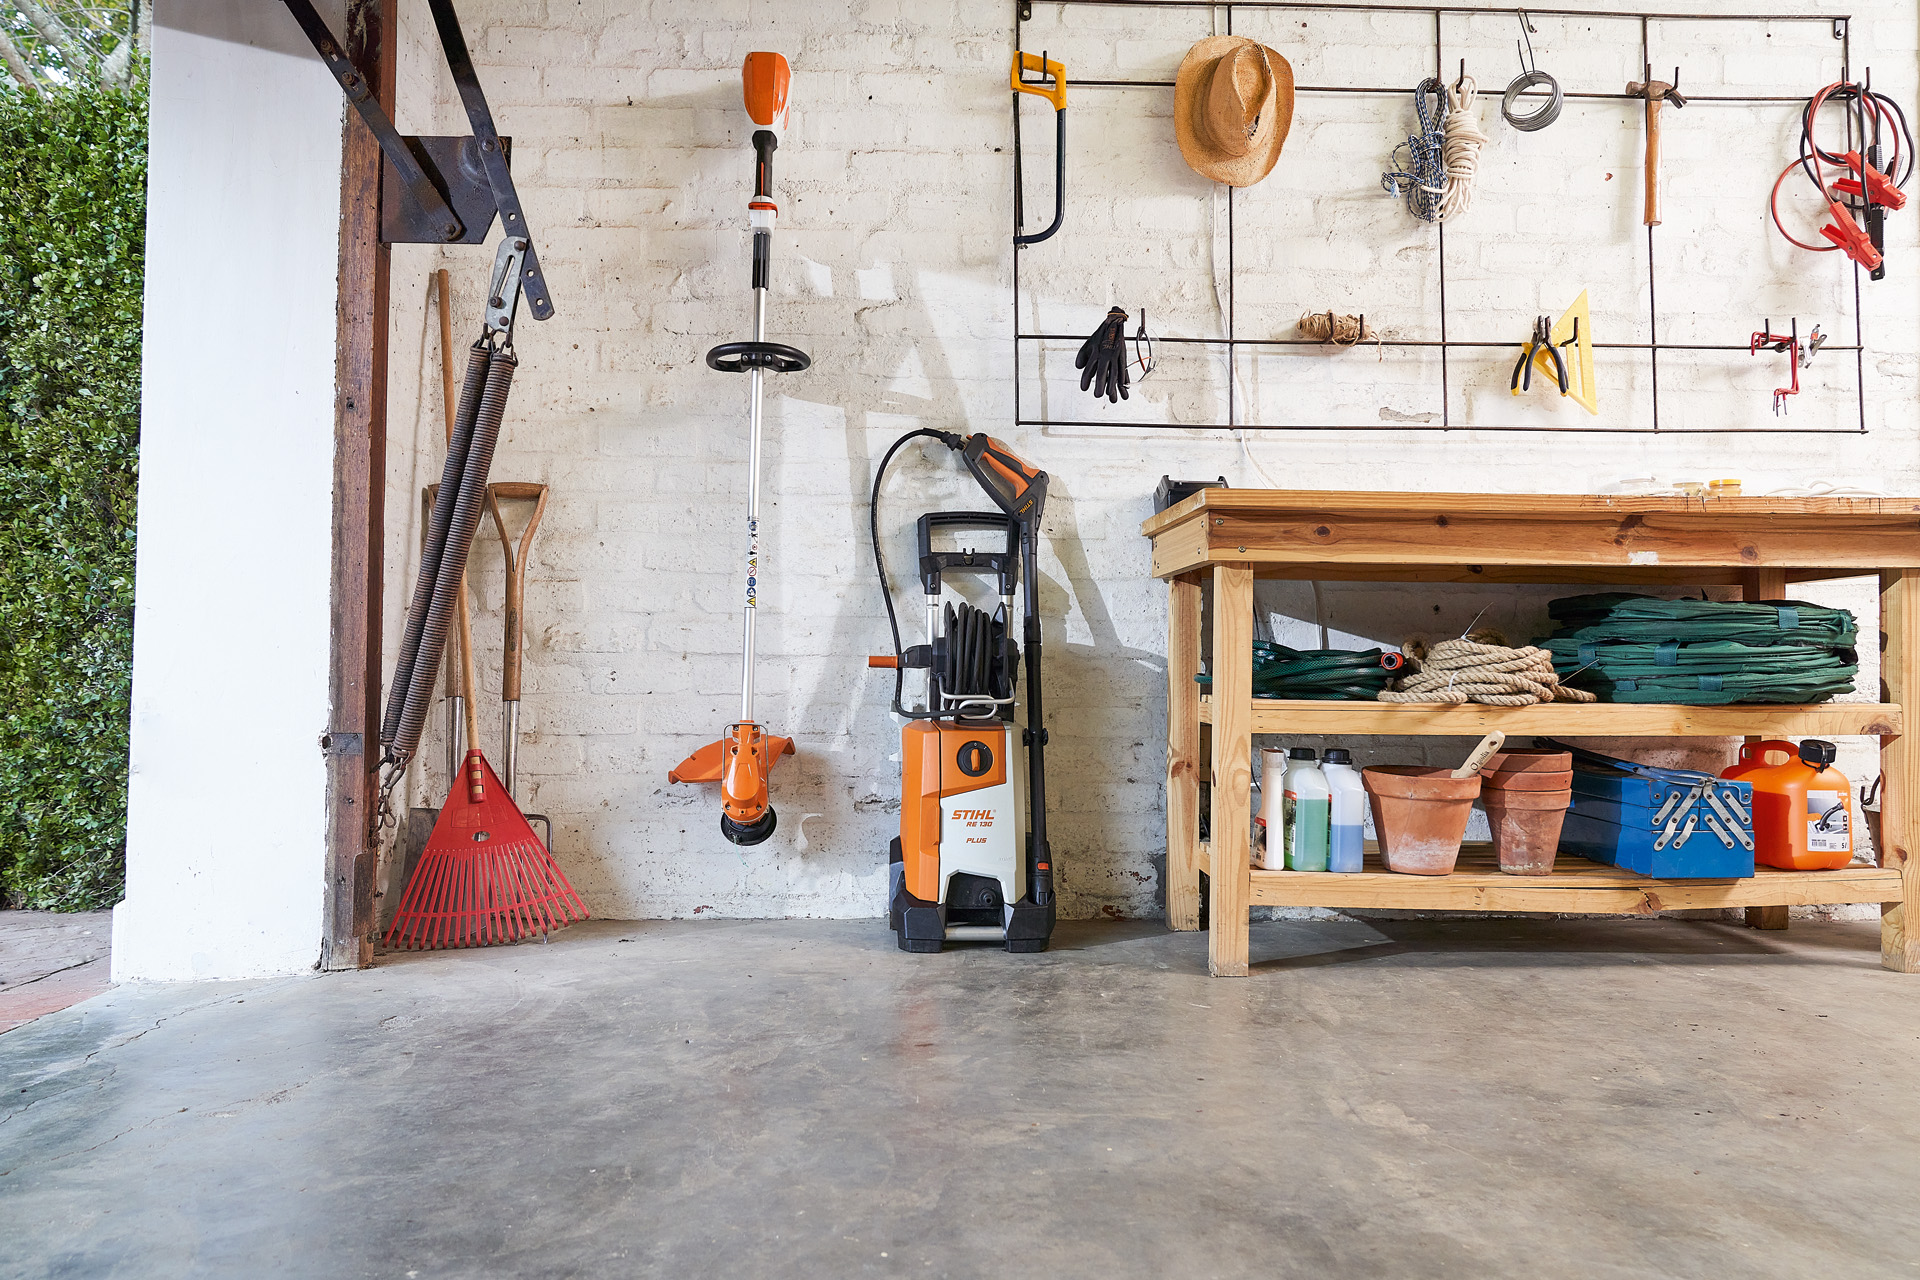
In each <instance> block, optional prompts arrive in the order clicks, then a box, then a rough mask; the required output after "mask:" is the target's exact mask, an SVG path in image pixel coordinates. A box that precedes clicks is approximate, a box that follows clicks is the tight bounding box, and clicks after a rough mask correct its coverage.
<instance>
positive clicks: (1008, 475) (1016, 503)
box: [961, 432, 1047, 525]
mask: <svg viewBox="0 0 1920 1280" xmlns="http://www.w3.org/2000/svg"><path fill="white" fill-rule="evenodd" d="M961 456H962V457H963V458H965V459H966V462H967V470H969V471H971V472H972V473H973V478H974V479H975V480H978V481H979V482H980V487H981V488H982V489H985V490H986V491H987V496H988V497H990V498H992V499H993V500H994V502H996V503H997V504H999V507H1000V509H1001V510H1002V511H1004V512H1006V513H1007V514H1008V515H1010V516H1012V517H1013V518H1014V519H1015V520H1018V521H1020V522H1021V523H1022V524H1027V525H1037V524H1039V523H1040V515H1041V513H1042V512H1043V511H1044V510H1045V509H1046V505H1047V473H1046V472H1044V471H1042V470H1040V469H1039V468H1038V467H1034V466H1031V465H1029V464H1028V463H1027V462H1026V461H1025V460H1024V459H1022V458H1021V457H1020V455H1019V454H1017V453H1015V452H1014V451H1013V450H1011V449H1009V448H1007V446H1006V445H1004V444H1002V443H1001V442H1000V441H998V440H995V439H994V438H993V437H992V436H990V435H987V434H986V433H985V432H980V433H978V434H975V435H971V436H968V437H967V442H966V446H965V447H964V448H963V449H962V450H961Z"/></svg>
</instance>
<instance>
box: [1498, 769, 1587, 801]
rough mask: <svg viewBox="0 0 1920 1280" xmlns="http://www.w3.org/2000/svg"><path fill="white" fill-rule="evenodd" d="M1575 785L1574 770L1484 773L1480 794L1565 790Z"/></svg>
mask: <svg viewBox="0 0 1920 1280" xmlns="http://www.w3.org/2000/svg"><path fill="white" fill-rule="evenodd" d="M1572 786H1573V770H1571V769H1564V770H1561V771H1560V772H1558V773H1496V774H1491V775H1488V774H1482V775H1481V777H1480V794H1481V795H1485V794H1486V793H1487V792H1489V791H1565V790H1567V789H1568V788H1570V787H1572Z"/></svg>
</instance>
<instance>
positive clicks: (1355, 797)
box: [1320, 747, 1367, 873]
mask: <svg viewBox="0 0 1920 1280" xmlns="http://www.w3.org/2000/svg"><path fill="white" fill-rule="evenodd" d="M1320 772H1321V773H1323V774H1325V775H1326V779H1327V788H1328V789H1329V790H1330V791H1332V792H1333V822H1332V825H1331V827H1330V829H1329V836H1328V840H1327V870H1329V871H1340V872H1347V873H1351V872H1355V871H1360V870H1363V869H1364V863H1365V857H1366V854H1365V844H1366V833H1365V823H1366V812H1367V788H1366V785H1365V784H1364V783H1362V782H1361V781H1360V771H1359V770H1358V769H1356V768H1354V767H1353V757H1352V756H1351V755H1349V754H1348V753H1347V752H1346V751H1345V750H1344V749H1343V748H1340V747H1328V748H1327V750H1326V753H1325V754H1324V755H1322V756H1321V757H1320Z"/></svg>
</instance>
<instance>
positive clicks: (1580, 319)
mask: <svg viewBox="0 0 1920 1280" xmlns="http://www.w3.org/2000/svg"><path fill="white" fill-rule="evenodd" d="M1576 322H1577V323H1576ZM1576 336H1577V337H1578V339H1579V340H1578V341H1577V342H1576V343H1574V358H1573V359H1571V360H1568V361H1567V393H1566V394H1567V399H1569V400H1571V401H1573V402H1574V403H1575V404H1577V405H1579V406H1580V407H1581V408H1582V409H1585V410H1586V411H1587V412H1588V413H1591V414H1595V415H1598V414H1599V412H1600V388H1598V387H1596V386H1595V385H1594V384H1593V316H1592V314H1591V313H1590V312H1589V310H1588V307H1587V291H1586V290H1585V289H1582V290H1581V291H1580V296H1579V297H1577V298H1575V299H1574V300H1573V305H1572V306H1570V307H1568V308H1567V309H1566V311H1565V312H1564V313H1562V315H1561V316H1560V318H1559V319H1558V320H1556V321H1554V324H1553V332H1552V334H1551V335H1550V337H1551V338H1552V341H1553V345H1554V346H1556V347H1557V346H1559V345H1560V344H1561V343H1563V342H1565V341H1566V340H1567V339H1569V338H1573V337H1576ZM1561 358H1562V359H1566V357H1565V356H1562V357H1561ZM1533 363H1534V366H1535V367H1536V368H1538V369H1539V370H1540V372H1542V373H1544V374H1546V375H1547V377H1549V378H1551V377H1553V376H1554V369H1553V357H1551V356H1549V355H1548V354H1547V353H1546V352H1544V351H1536V352H1534V353H1533Z"/></svg>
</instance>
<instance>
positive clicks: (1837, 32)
mask: <svg viewBox="0 0 1920 1280" xmlns="http://www.w3.org/2000/svg"><path fill="white" fill-rule="evenodd" d="M1833 38H1834V39H1835V40H1845V39H1846V38H1847V20H1846V19H1845V18H1835V19H1834V20H1833Z"/></svg>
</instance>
